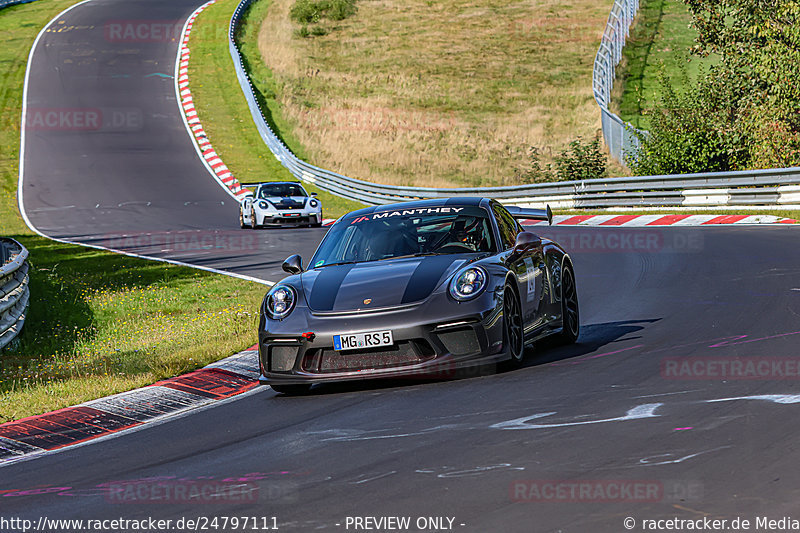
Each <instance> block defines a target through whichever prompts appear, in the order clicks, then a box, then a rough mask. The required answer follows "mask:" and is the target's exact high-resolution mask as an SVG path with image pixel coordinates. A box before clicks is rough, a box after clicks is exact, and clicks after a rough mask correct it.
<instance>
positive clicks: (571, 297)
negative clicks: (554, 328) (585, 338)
mask: <svg viewBox="0 0 800 533" xmlns="http://www.w3.org/2000/svg"><path fill="white" fill-rule="evenodd" d="M561 320H562V328H561V334H560V335H561V341H562V342H563V343H564V344H572V343H574V342H575V341H576V340H578V334H579V333H580V328H581V315H580V309H579V307H578V289H577V288H576V286H575V273H574V272H573V271H572V266H571V265H570V264H569V263H565V264H564V267H563V270H562V272H561Z"/></svg>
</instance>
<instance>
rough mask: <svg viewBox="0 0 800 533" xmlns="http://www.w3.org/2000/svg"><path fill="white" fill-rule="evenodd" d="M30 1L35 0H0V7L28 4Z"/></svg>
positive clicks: (33, 0)
mask: <svg viewBox="0 0 800 533" xmlns="http://www.w3.org/2000/svg"><path fill="white" fill-rule="evenodd" d="M31 2H36V0H0V9H3V8H4V7H9V6H15V5H17V4H30V3H31Z"/></svg>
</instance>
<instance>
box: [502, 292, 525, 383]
mask: <svg viewBox="0 0 800 533" xmlns="http://www.w3.org/2000/svg"><path fill="white" fill-rule="evenodd" d="M503 324H504V328H505V332H504V333H505V338H506V343H508V352H509V355H510V356H511V360H510V361H508V364H507V366H508V367H509V368H516V367H519V366H520V365H521V364H522V360H523V359H524V358H525V331H524V327H523V325H522V308H521V306H520V303H519V298H518V297H517V293H516V291H515V290H514V289H512V288H511V285H506V289H505V291H504V292H503Z"/></svg>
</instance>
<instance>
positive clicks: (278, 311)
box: [267, 285, 297, 320]
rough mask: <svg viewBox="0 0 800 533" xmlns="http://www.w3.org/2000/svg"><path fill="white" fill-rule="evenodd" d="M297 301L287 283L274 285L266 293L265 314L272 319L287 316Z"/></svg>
mask: <svg viewBox="0 0 800 533" xmlns="http://www.w3.org/2000/svg"><path fill="white" fill-rule="evenodd" d="M296 301H297V294H295V292H294V289H293V288H291V287H289V286H288V285H275V286H274V287H272V288H271V289H270V291H269V292H268V293H267V315H268V316H269V317H270V318H271V319H273V320H282V319H284V318H286V317H287V316H289V313H291V312H292V309H294V304H295V302H296Z"/></svg>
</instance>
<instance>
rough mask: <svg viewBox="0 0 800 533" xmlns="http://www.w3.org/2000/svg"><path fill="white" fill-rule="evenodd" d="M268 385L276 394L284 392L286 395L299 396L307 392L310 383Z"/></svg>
mask: <svg viewBox="0 0 800 533" xmlns="http://www.w3.org/2000/svg"><path fill="white" fill-rule="evenodd" d="M270 387H272V390H274V391H275V392H277V393H278V394H285V395H286V396H300V395H303V394H308V391H310V390H311V385H308V384H300V385H270Z"/></svg>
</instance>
